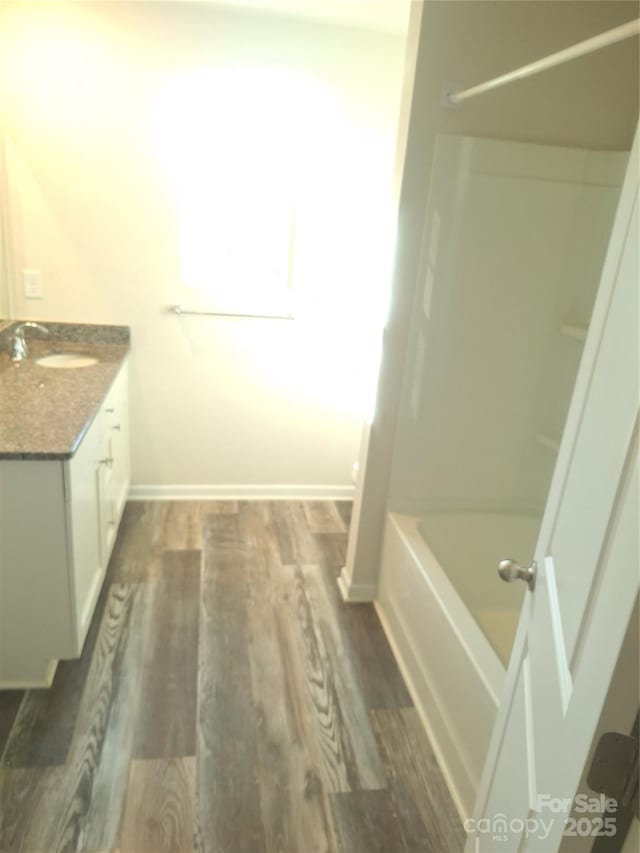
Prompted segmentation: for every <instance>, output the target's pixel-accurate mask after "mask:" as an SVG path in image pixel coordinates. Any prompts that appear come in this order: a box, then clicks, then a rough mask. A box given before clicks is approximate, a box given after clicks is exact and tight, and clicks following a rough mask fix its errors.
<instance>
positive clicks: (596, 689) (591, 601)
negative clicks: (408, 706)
mask: <svg viewBox="0 0 640 853" xmlns="http://www.w3.org/2000/svg"><path fill="white" fill-rule="evenodd" d="M638 231H639V222H638V134H637V133H636V140H635V143H634V146H633V150H632V152H631V156H630V160H629V168H628V171H627V176H626V178H625V183H624V186H623V189H622V194H621V197H620V204H619V208H618V212H617V214H616V220H615V223H614V227H613V231H612V236H611V241H610V244H609V250H608V254H607V259H606V262H605V265H604V269H603V273H602V280H601V283H600V289H599V293H598V298H597V300H596V305H595V308H594V312H593V318H592V322H591V326H590V329H589V334H588V337H587V341H586V344H585V350H584V356H583V359H582V363H581V366H580V371H579V374H578V379H577V382H576V388H575V391H574V395H573V399H572V402H571V408H570V411H569V415H568V418H567V424H566V428H565V432H564V435H563V438H562V444H561V448H560V452H559V455H558V462H557V465H556V469H555V472H554V476H553V481H552V485H551V489H550V492H549V498H548V501H547V506H546V509H545V514H544V518H543V521H542V526H541V530H540V537H539V540H538V544H537V547H536V557H535V559H536V563H537V577H536V581H535V587H534V589H533V591H530V592H528V593H527V595H526V598H525V603H524V606H523V609H522V613H521V616H520V622H519V626H518V631H517V635H516V640H515V643H514V649H513V653H512V657H511V661H510V664H509V669H508V672H507V677H506V682H505V688H504V692H503V697H502V702H501V705H500V711H499V714H498V717H497V720H496V724H495V726H494V730H493V734H492V737H491V742H490V745H489V750H488V754H487V759H486V762H485V766H484V770H483V774H482V778H481V782H480V786H479V791H478V798H477V801H476V808H475V812H474V817H473V819H472V820H470V821H468V822H467V830H468V831H470V836H469V840H468V844H467V848H466V849H467V851H469V853H470V852H471V851H476V850H477V851H490V853H496V851H509V853H526V851H536V853H539V851H542V853H553V851H556V850H558V848H559V845H560V843H561V842H562V840H563V836H564V835H566V834H570V833H572V832H573V833H576V834H581V835H582V834H585V833H587V832H589V833H597V832H602V833H611V832H613V831H614V830H615V822H614V821H613V822H612V821H611V818H615V813H614V812H613V811H610V812H608V813H606V814H605V815H603V816H600V817H599V816H598V815H596V814H595V813H593V812H591V811H584V812H583V813H581V812H580V811H578V815H580V818H579V820H578V821H577V822H575V820H576V815H574V817H572V818H570V817H569V816H570V812H571V808H572V806H573V797H574V794H575V791H576V788H577V786H578V782H579V780H580V775H581V772H582V768H583V764H584V761H585V757H586V755H587V752H588V750H589V747H590V744H591V740H592V736H593V733H594V730H595V728H596V725H597V722H598V718H599V716H600V712H601V710H602V707H603V704H604V701H605V697H606V692H607V687H608V684H609V680H610V678H611V675H612V672H613V668H614V665H615V661H616V658H617V656H618V652H619V649H620V646H621V644H622V641H623V638H624V634H625V629H626V627H627V624H628V621H629V618H630V614H631V611H632V609H633V606H634V603H635V599H636V596H637V595H638V587H639V556H638V519H639V517H640V516H639V508H638V489H639V483H638V397H639V392H638V358H639V352H638V318H639V314H638V311H639V306H638V291H639V289H640V285H639V269H638ZM504 557H505V558H511V557H513V558H515V559H516V560H517V559H518V555H516V554H514V555H511V554H505V555H504ZM518 582H522V581H518ZM594 797H595V795H594ZM584 806H585V807H586V808H592V807H595V803H591V802H588V803H585V804H584ZM605 818H609V820H607V821H606V822H605ZM567 819H568V822H567ZM574 822H575V823H574Z"/></svg>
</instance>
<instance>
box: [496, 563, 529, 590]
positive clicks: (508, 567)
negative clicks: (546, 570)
mask: <svg viewBox="0 0 640 853" xmlns="http://www.w3.org/2000/svg"><path fill="white" fill-rule="evenodd" d="M498 574H499V575H500V577H501V578H502V580H503V581H506V582H507V583H512V582H513V581H526V583H527V586H528V587H529V589H530V590H532V591H533V588H534V586H535V585H536V575H537V574H538V564H537V563H536V561H535V560H534V561H533V562H532V563H531V565H530V566H529V568H527V569H523V568H522V566H521V565H520V564H519V563H516V561H515V560H500V564H499V566H498Z"/></svg>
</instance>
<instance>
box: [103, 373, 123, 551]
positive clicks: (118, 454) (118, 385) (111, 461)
mask: <svg viewBox="0 0 640 853" xmlns="http://www.w3.org/2000/svg"><path fill="white" fill-rule="evenodd" d="M127 378H128V377H127V365H126V363H125V364H124V365H123V366H122V368H121V370H120V372H119V374H118V376H117V377H116V379H115V381H114V383H113V385H112V386H111V390H110V391H109V394H108V395H107V398H106V400H105V403H104V406H103V437H104V446H105V456H106V458H107V459H108V464H107V467H106V468H105V470H104V472H103V479H104V489H105V491H104V496H105V506H104V509H105V523H106V530H105V533H104V536H105V540H106V551H105V563H106V562H107V561H108V559H109V556H110V554H111V549H112V547H113V541H114V539H115V535H116V532H117V529H118V524H119V523H120V518H121V516H122V511H123V509H124V505H125V502H126V500H127V495H128V492H129V400H128V383H127Z"/></svg>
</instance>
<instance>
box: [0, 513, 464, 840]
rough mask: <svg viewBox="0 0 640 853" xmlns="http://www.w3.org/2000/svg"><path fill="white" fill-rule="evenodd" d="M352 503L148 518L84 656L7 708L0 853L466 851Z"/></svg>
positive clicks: (115, 570)
mask: <svg viewBox="0 0 640 853" xmlns="http://www.w3.org/2000/svg"><path fill="white" fill-rule="evenodd" d="M350 508H351V505H350V503H348V502H337V503H332V502H313V501H308V502H293V501H291V502H285V501H282V502H281V501H278V502H269V501H247V502H238V503H236V502H233V501H216V502H190V501H188V502H187V501H183V502H149V503H145V502H138V503H131V504H129V505H128V506H127V508H126V510H125V516H124V519H123V523H122V528H121V531H120V535H119V537H118V542H117V543H116V547H115V550H114V554H113V557H112V559H111V563H110V566H109V572H108V575H107V579H106V582H105V586H104V589H103V593H102V596H101V599H100V602H99V604H98V608H97V610H96V614H95V617H94V620H93V623H92V626H91V629H90V633H89V636H88V637H87V641H86V645H85V649H84V653H83V656H82V658H81V659H80V660H77V661H66V662H61V664H60V665H59V667H58V671H57V674H56V678H55V682H54V685H53V687H52V688H51V689H50V690H32V691H28V692H27V693H24V694H23V693H19V692H11V691H5V692H0V755H1V756H2V761H1V762H0V850H1V851H3V853H17V851H29V853H32V851H38V853H54V851H63V850H64V851H76V850H77V851H116V850H118V851H120V853H144V851H149V853H161V851H192V850H194V849H195V850H202V851H217V853H271V851H279V852H280V851H281V853H287V851H288V853H313V851H342V853H378V851H379V853H396V851H398V853H400V851H434V853H445V851H451V853H460V851H461V850H462V848H463V846H464V833H463V832H462V829H461V826H460V823H459V820H458V818H457V815H456V812H455V809H454V807H453V805H452V803H451V801H450V799H449V796H448V793H447V790H446V787H445V785H444V782H443V779H442V776H441V774H440V771H439V769H438V766H437V763H436V761H435V758H434V756H433V753H432V752H431V749H430V747H429V745H428V742H427V740H426V739H425V736H424V734H423V732H422V730H421V727H420V724H419V721H418V717H417V714H416V711H415V709H414V708H413V707H412V702H411V699H410V696H409V694H408V692H407V690H406V687H405V685H404V682H403V680H402V677H401V675H400V673H399V671H398V668H397V666H396V663H395V661H394V658H393V656H392V654H391V651H390V649H389V646H388V644H387V641H386V639H385V636H384V634H383V632H382V629H381V627H380V623H379V622H378V619H377V616H376V614H375V611H374V608H373V607H372V606H371V605H368V604H359V605H345V604H343V603H342V601H341V600H340V598H339V595H338V591H337V587H336V583H335V578H336V576H337V573H338V571H339V569H340V567H341V566H342V564H343V562H344V557H345V550H346V535H347V529H348V523H349V515H350Z"/></svg>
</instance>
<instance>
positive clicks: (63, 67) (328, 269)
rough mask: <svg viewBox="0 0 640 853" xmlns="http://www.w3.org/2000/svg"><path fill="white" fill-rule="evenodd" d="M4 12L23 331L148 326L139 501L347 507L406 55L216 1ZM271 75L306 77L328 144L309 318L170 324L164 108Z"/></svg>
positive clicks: (16, 292)
mask: <svg viewBox="0 0 640 853" xmlns="http://www.w3.org/2000/svg"><path fill="white" fill-rule="evenodd" d="M2 14H3V16H4V21H3V22H2V32H3V33H4V36H5V39H6V41H5V44H4V45H3V50H4V52H5V62H6V66H5V69H4V82H5V85H6V88H7V91H6V99H7V107H8V109H7V128H6V130H7V154H8V171H9V182H10V196H11V199H10V200H11V222H10V224H11V233H12V237H13V240H12V242H13V251H14V256H15V257H14V261H15V264H14V265H15V269H16V271H17V272H16V275H15V276H14V279H13V281H12V283H11V284H12V291H13V294H12V295H13V302H14V313H15V316H19V317H26V318H37V319H41V320H44V321H46V320H60V321H74V322H101V323H125V324H129V325H131V327H132V335H133V351H132V356H133V357H132V377H131V379H132V381H131V397H132V400H131V403H132V418H131V421H132V431H133V447H132V459H133V482H134V484H137V485H138V486H141V485H143V486H152V487H167V486H172V485H175V484H179V485H180V484H183V485H187V486H195V487H198V486H199V487H202V488H205V487H207V486H209V485H214V486H216V487H224V486H227V487H228V490H229V491H230V492H234V491H242V488H243V487H246V486H247V485H254V486H256V488H255V489H253V491H256V492H259V491H260V490H263V491H265V490H266V491H267V492H269V491H273V490H274V488H275V490H278V489H280V490H282V489H283V487H284V491H285V492H286V487H287V486H290V487H291V489H290V490H289V491H293V492H299V493H304V487H305V486H312V487H316V488H315V491H316V492H317V493H318V494H322V493H323V492H326V493H328V494H330V493H337V494H340V493H345V494H348V493H349V489H350V469H351V463H352V461H353V460H354V459H355V458H357V453H358V444H359V440H360V430H361V424H362V420H363V415H364V411H363V409H364V403H365V402H366V393H363V391H366V380H367V376H368V375H369V374H370V372H371V365H372V364H373V365H374V366H375V351H372V350H369V351H367V350H366V347H365V346H364V345H363V346H361V345H357V344H355V343H354V334H355V333H356V332H357V330H358V328H363V327H366V314H363V311H364V309H366V307H367V305H368V304H369V303H371V302H372V301H374V300H373V299H372V292H373V294H374V295H375V292H376V288H377V290H378V292H381V290H382V289H383V286H384V278H385V276H384V269H383V268H382V267H383V265H382V264H380V263H379V262H378V263H376V264H375V266H374V268H373V269H372V266H371V260H369V265H367V263H359V262H358V258H366V257H367V256H369V255H371V253H370V252H367V251H366V249H367V247H368V246H369V247H371V246H376V245H377V244H378V243H379V242H380V241H379V239H378V236H377V235H375V234H372V233H371V227H370V225H371V224H370V223H369V222H366V220H365V216H364V214H365V213H366V211H367V210H371V209H373V208H374V207H376V206H378V207H381V206H384V205H385V204H387V203H389V201H390V198H391V179H392V169H393V148H394V143H395V131H396V116H397V107H398V101H399V95H400V86H401V81H402V70H403V39H402V38H400V37H398V36H392V35H384V34H381V33H373V32H369V33H367V32H364V31H358V30H355V29H349V28H341V27H332V26H323V25H321V24H312V23H307V22H302V21H295V22H294V21H287V20H286V19H283V18H278V17H269V16H260V15H259V14H258V13H257V12H256V13H253V12H233V11H229V10H227V9H224V8H218V7H215V6H213V5H209V4H177V3H98V2H96V3H71V4H66V5H58V4H45V5H42V6H38V5H37V4H31V3H17V4H8V3H5V4H3V8H2ZM256 66H258V67H263V68H268V69H270V71H275V72H276V73H277V74H279V75H280V76H281V77H283V78H289V79H293V78H294V77H295V80H296V86H297V89H296V91H297V92H298V93H299V100H298V101H297V102H296V103H294V104H292V112H293V113H295V112H296V111H299V110H301V109H302V110H303V111H304V116H303V120H304V122H305V133H306V137H305V138H306V139H307V140H310V144H309V145H308V149H309V150H306V151H304V152H303V154H304V156H305V157H306V161H305V172H304V174H305V175H306V176H307V177H309V176H311V177H312V178H314V180H306V181H305V182H304V190H303V192H302V193H301V198H302V201H301V202H300V205H301V209H302V213H301V215H300V220H301V223H302V224H301V225H300V227H299V232H298V238H297V243H296V253H297V254H296V256H295V257H294V267H293V271H294V273H293V284H294V288H295V291H296V296H297V299H298V304H299V310H298V319H296V320H295V321H292V322H290V321H277V320H240V319H223V318H212V319H204V318H182V319H178V318H176V317H175V316H173V315H171V314H169V313H167V310H166V309H167V306H169V305H171V304H173V303H177V302H184V303H185V304H186V303H187V300H188V299H189V298H190V296H191V294H190V292H189V291H188V290H187V289H186V288H184V287H182V286H181V284H180V281H179V245H178V222H177V208H176V202H175V196H174V195H173V194H172V185H171V176H170V175H169V174H168V173H167V171H166V168H165V165H166V164H165V162H164V161H163V158H162V156H161V154H160V153H159V152H160V150H161V148H162V144H161V143H162V142H163V140H162V139H158V138H157V128H158V124H157V122H156V121H155V118H156V117H157V114H158V105H159V104H160V105H161V104H162V96H163V92H166V91H167V90H168V89H169V88H170V87H171V86H173V85H174V83H175V80H176V79H177V76H179V75H184V74H191V75H194V74H201V73H205V74H216V73H218V72H226V71H228V69H229V68H233V67H235V68H238V67H239V68H243V69H247V68H249V67H254V68H255V67H256ZM300 93H301V94H300ZM167 103H168V102H167ZM200 106H201V110H202V114H203V115H206V114H207V113H213V114H214V115H215V104H212V103H211V102H209V101H206V100H205V101H204V102H203V103H202V104H201V105H200ZM160 109H162V107H161V106H160ZM242 109H243V104H242V103H238V110H239V111H241V110H242ZM162 126H163V127H164V128H166V127H170V126H171V116H170V115H167V114H165V117H164V124H163V125H162ZM271 130H272V128H271ZM154 132H155V133H156V136H155V137H154ZM243 142H244V144H245V148H246V149H247V150H248V151H251V145H249V146H247V144H246V143H247V140H246V139H245V140H243ZM252 144H253V145H254V146H255V149H254V150H255V151H256V153H257V154H259V153H260V145H261V138H260V134H259V133H256V138H255V139H254V140H253V142H252ZM299 214H300V211H299ZM385 216H386V211H385V212H384V213H382V214H381V215H380V216H379V217H378V220H379V222H381V221H382V220H384V217H385ZM379 222H378V224H379ZM374 224H375V223H374ZM24 268H28V269H39V270H41V271H42V279H43V284H44V290H45V298H44V299H43V300H42V301H31V300H25V299H24V298H23V296H22V293H21V286H20V281H19V280H18V279H19V276H18V272H19V271H21V270H22V269H24ZM193 301H194V304H195V303H196V302H197V301H198V294H196V293H194V294H193ZM372 343H373V341H372V340H371V339H369V340H368V341H365V344H366V345H370V344H372ZM222 491H224V489H222Z"/></svg>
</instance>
